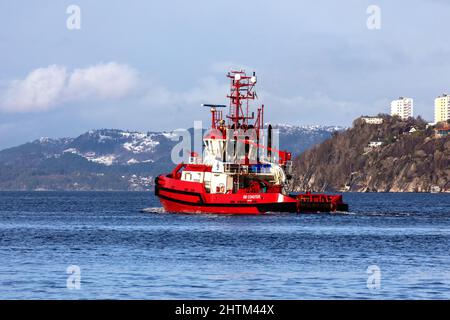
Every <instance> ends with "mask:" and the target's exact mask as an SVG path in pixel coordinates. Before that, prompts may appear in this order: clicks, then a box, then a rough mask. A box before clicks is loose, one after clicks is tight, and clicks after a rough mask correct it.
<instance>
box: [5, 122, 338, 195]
mask: <svg viewBox="0 0 450 320" xmlns="http://www.w3.org/2000/svg"><path fill="white" fill-rule="evenodd" d="M275 127H276V128H278V129H279V130H280V145H281V147H282V148H284V149H288V150H290V151H292V152H293V154H294V155H298V154H300V153H301V152H303V151H304V150H306V149H307V148H310V147H312V146H313V145H315V144H317V143H320V142H322V141H324V140H325V139H327V138H329V137H330V136H331V133H332V132H333V131H334V130H339V129H341V128H336V127H319V126H311V127H298V126H289V125H278V126H275ZM171 138H173V136H172V135H171V134H170V133H167V132H147V133H143V132H131V131H124V130H117V129H101V130H91V131H89V132H86V133H84V134H82V135H80V136H79V137H76V138H60V139H50V138H40V139H38V140H35V141H32V142H29V143H26V144H23V145H20V146H17V147H14V148H9V149H5V150H2V151H0V190H147V189H152V188H153V180H154V177H155V176H156V175H157V174H160V173H164V172H168V171H169V170H171V169H172V168H173V166H174V164H173V163H172V162H171V159H170V153H171V150H172V147H173V146H174V145H175V144H176V143H178V141H174V140H172V139H171Z"/></svg>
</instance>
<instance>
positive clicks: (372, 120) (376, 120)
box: [362, 117, 383, 124]
mask: <svg viewBox="0 0 450 320" xmlns="http://www.w3.org/2000/svg"><path fill="white" fill-rule="evenodd" d="M362 120H363V121H364V122H365V123H367V124H382V123H383V118H379V117H363V118H362Z"/></svg>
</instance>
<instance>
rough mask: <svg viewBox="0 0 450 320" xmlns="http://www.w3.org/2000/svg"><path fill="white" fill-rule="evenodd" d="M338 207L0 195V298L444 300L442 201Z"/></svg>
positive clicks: (383, 199)
mask: <svg viewBox="0 0 450 320" xmlns="http://www.w3.org/2000/svg"><path fill="white" fill-rule="evenodd" d="M345 199H346V201H347V202H349V203H350V206H351V212H350V213H349V214H339V215H328V214H319V215H296V214H269V215H265V216H257V217H254V216H217V215H176V214H168V213H164V211H163V210H161V208H159V203H158V201H157V200H156V199H155V198H154V197H153V195H152V194H151V193H132V192H123V193H121V192H85V193H84V192H79V193H76V192H35V193H25V192H0V298H3V299H80V298H81V299H348V298H356V299H424V298H427V299H449V298H450V256H449V249H450V194H345ZM144 208H148V209H147V210H144V211H143V210H142V209H144ZM69 265H77V266H79V267H80V269H81V287H80V289H68V288H67V285H66V282H67V278H68V274H67V273H66V269H67V267H68V266H69ZM370 265H376V266H378V267H379V268H380V271H381V278H380V279H381V282H380V288H379V289H372V290H370V289H368V287H367V279H368V276H369V274H367V268H368V267H369V266H370Z"/></svg>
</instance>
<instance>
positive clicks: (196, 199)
mask: <svg viewBox="0 0 450 320" xmlns="http://www.w3.org/2000/svg"><path fill="white" fill-rule="evenodd" d="M155 195H156V196H158V197H159V199H160V202H161V204H162V205H163V207H164V209H165V210H166V211H168V212H180V213H216V214H262V213H265V212H334V211H347V210H348V206H347V205H346V204H344V203H343V202H342V197H341V196H340V195H320V194H302V195H297V196H286V195H283V194H281V193H275V192H274V193H236V194H210V193H207V192H206V191H205V189H204V186H203V185H202V184H201V183H195V182H186V181H181V180H178V179H173V178H170V177H168V176H159V177H158V178H157V179H156V187H155Z"/></svg>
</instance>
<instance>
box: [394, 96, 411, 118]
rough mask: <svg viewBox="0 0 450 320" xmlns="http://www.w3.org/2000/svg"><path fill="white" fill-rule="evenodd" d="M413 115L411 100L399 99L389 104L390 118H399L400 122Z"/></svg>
mask: <svg viewBox="0 0 450 320" xmlns="http://www.w3.org/2000/svg"><path fill="white" fill-rule="evenodd" d="M413 114H414V101H413V99H411V98H404V97H400V98H398V99H397V100H394V101H392V102H391V116H399V117H400V118H401V119H402V120H406V119H408V118H409V117H412V116H413Z"/></svg>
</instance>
